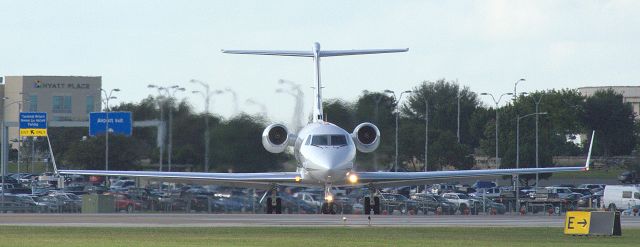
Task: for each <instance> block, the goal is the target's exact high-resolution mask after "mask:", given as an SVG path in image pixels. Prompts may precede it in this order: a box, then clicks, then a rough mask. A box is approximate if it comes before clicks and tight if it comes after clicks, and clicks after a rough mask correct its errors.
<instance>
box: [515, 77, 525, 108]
mask: <svg viewBox="0 0 640 247" xmlns="http://www.w3.org/2000/svg"><path fill="white" fill-rule="evenodd" d="M521 81H526V80H525V79H524V78H521V79H520V80H517V81H516V83H515V84H514V85H513V102H516V99H517V98H518V91H517V87H518V83H520V82H521Z"/></svg>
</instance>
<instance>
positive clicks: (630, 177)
mask: <svg viewBox="0 0 640 247" xmlns="http://www.w3.org/2000/svg"><path fill="white" fill-rule="evenodd" d="M618 180H619V181H620V183H623V184H627V183H629V184H635V183H639V182H640V172H634V171H625V172H623V173H622V174H620V176H618Z"/></svg>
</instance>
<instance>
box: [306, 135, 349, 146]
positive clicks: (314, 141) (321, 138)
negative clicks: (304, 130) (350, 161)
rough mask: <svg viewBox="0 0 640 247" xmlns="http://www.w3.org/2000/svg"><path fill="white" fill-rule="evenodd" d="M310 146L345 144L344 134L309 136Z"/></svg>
mask: <svg viewBox="0 0 640 247" xmlns="http://www.w3.org/2000/svg"><path fill="white" fill-rule="evenodd" d="M311 145H312V146H346V145H347V137H346V136H345V135H315V136H311Z"/></svg>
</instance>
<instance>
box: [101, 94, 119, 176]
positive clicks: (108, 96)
mask: <svg viewBox="0 0 640 247" xmlns="http://www.w3.org/2000/svg"><path fill="white" fill-rule="evenodd" d="M100 91H102V93H103V94H104V102H105V118H106V119H105V133H104V141H105V145H104V170H105V171H108V170H109V111H110V110H111V109H110V108H109V100H111V99H116V96H111V95H112V94H113V92H120V89H117V88H114V89H111V90H110V91H109V92H108V93H107V91H106V90H104V89H102V88H101V89H100Z"/></svg>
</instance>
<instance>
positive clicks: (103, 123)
mask: <svg viewBox="0 0 640 247" xmlns="http://www.w3.org/2000/svg"><path fill="white" fill-rule="evenodd" d="M107 116H109V123H107ZM107 126H109V134H119V135H125V136H131V134H132V132H133V125H132V121H131V112H109V113H108V115H107V113H106V112H92V113H89V135H90V136H97V135H101V134H105V133H106V132H107Z"/></svg>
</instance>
